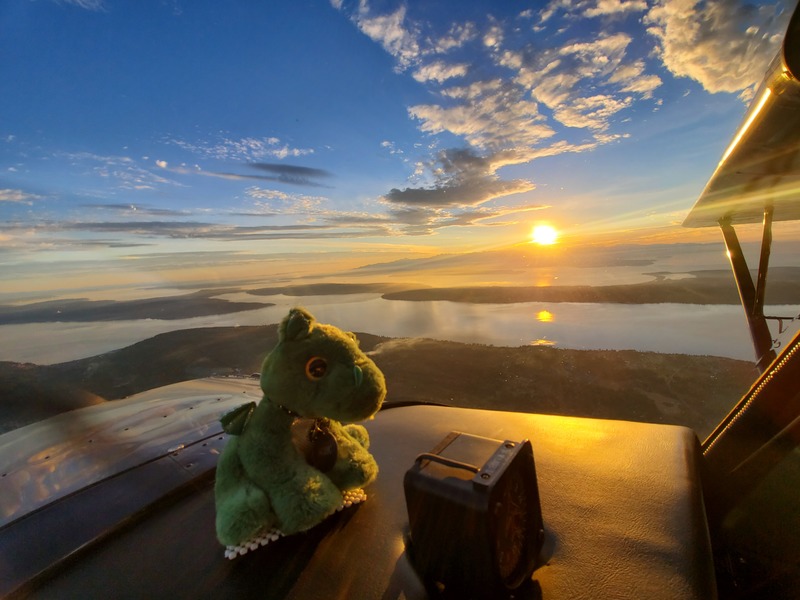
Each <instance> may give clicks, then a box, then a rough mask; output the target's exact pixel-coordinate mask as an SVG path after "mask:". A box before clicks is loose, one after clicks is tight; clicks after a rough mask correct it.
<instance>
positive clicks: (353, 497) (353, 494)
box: [225, 488, 367, 560]
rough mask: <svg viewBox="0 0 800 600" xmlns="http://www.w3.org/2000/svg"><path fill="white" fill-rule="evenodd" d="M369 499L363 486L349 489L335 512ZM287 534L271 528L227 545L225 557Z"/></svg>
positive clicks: (235, 555) (234, 555)
mask: <svg viewBox="0 0 800 600" xmlns="http://www.w3.org/2000/svg"><path fill="white" fill-rule="evenodd" d="M366 499H367V494H366V493H365V492H364V490H362V489H361V488H358V489H355V490H347V491H346V492H344V493H343V494H342V504H341V505H340V506H338V507H337V508H336V511H335V512H339V511H342V510H344V509H345V508H349V507H351V506H355V505H356V504H361V503H362V502H364V500H366ZM285 535H286V534H285V533H283V532H282V531H280V530H279V529H270V530H269V531H267V532H265V533H263V534H261V535H257V536H255V537H254V538H252V539H249V540H247V541H246V542H242V543H241V544H238V545H236V546H226V547H225V558H227V559H228V560H233V559H234V558H236V557H238V556H244V555H245V554H247V553H248V552H250V551H251V550H257V549H258V548H260V547H262V546H266V545H267V544H269V543H270V542H274V541H276V540H279V539H281V538H282V537H284V536H285Z"/></svg>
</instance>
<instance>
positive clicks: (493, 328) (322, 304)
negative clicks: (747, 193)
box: [0, 294, 795, 364]
mask: <svg viewBox="0 0 800 600" xmlns="http://www.w3.org/2000/svg"><path fill="white" fill-rule="evenodd" d="M222 297H224V298H228V299H231V300H241V299H244V298H246V299H247V300H249V301H254V300H255V301H263V302H270V303H274V304H275V306H268V307H264V308H262V309H257V310H251V311H246V312H239V313H233V314H228V315H213V316H209V317H199V318H192V319H182V320H175V321H160V320H154V319H148V320H135V321H106V322H96V323H45V324H25V325H5V326H2V327H0V340H2V341H1V342H0V360H8V361H16V362H33V363H37V364H53V363H59V362H65V361H68V360H75V359H79V358H85V357H89V356H94V355H97V354H101V353H104V352H108V351H111V350H115V349H118V348H122V347H125V346H128V345H130V344H133V343H135V342H138V341H141V340H144V339H147V338H149V337H152V336H154V335H157V334H159V333H164V332H167V331H174V330H178V329H189V328H195V327H226V326H245V325H265V324H270V323H277V322H279V321H280V320H281V319H282V318H283V317H284V316H286V314H287V312H288V310H289V308H291V307H293V306H298V305H300V306H304V307H306V308H307V309H308V310H310V311H311V312H312V313H313V314H314V315H315V316H316V317H317V319H318V320H319V321H321V322H325V323H332V324H334V325H337V326H338V327H341V328H343V329H348V330H352V331H361V332H368V333H372V334H376V335H382V336H388V337H427V338H434V339H440V340H451V341H457V342H466V343H478V344H491V345H495V346H512V347H513V346H525V345H548V346H554V347H556V348H575V349H598V350H599V349H611V350H625V349H631V350H641V351H654V352H665V353H679V354H700V355H704V354H708V355H713V356H724V357H729V358H736V359H741V360H753V349H752V343H751V341H750V336H749V333H748V329H747V326H746V323H745V320H744V315H743V314H742V308H741V307H739V306H728V305H695V304H581V303H540V302H526V303H518V304H469V303H457V302H445V301H435V302H429V301H426V302H409V301H398V300H384V299H382V298H380V296H379V295H377V294H351V295H328V296H305V297H290V296H284V295H276V296H258V297H254V296H250V295H246V294H230V295H226V296H222ZM780 308H781V307H776V310H779V309H780ZM794 310H795V307H792V308H791V309H789V308H788V307H787V311H788V312H787V314H793V311H794Z"/></svg>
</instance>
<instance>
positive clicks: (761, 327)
mask: <svg viewBox="0 0 800 600" xmlns="http://www.w3.org/2000/svg"><path fill="white" fill-rule="evenodd" d="M772 215H773V209H772V206H767V207H766V208H765V209H764V230H763V236H762V240H761V257H760V260H759V263H758V280H757V285H756V284H754V283H753V278H752V276H751V275H750V270H749V269H748V268H747V261H746V260H745V257H744V253H743V252H742V247H741V245H740V244H739V238H738V237H737V236H736V231H735V230H734V228H733V225H732V224H731V221H730V219H729V218H723V219H721V220H720V221H719V226H720V229H721V230H722V237H723V238H724V239H725V248H726V249H727V251H728V259H729V260H730V262H731V269H732V270H733V277H734V279H735V280H736V287H737V288H738V290H739V298H740V299H741V302H742V308H744V313H745V316H746V317H747V325H748V327H749V328H750V337H751V338H752V339H753V347H754V349H755V352H756V366H757V367H758V370H759V372H760V373H763V372H764V371H765V370H766V368H767V366H768V365H769V364H770V363H771V362H772V361H773V360H775V351H774V350H773V349H772V345H773V344H772V334H771V333H770V331H769V326H768V325H767V318H766V317H765V316H764V296H765V291H766V285H767V269H768V267H769V255H770V251H771V248H772Z"/></svg>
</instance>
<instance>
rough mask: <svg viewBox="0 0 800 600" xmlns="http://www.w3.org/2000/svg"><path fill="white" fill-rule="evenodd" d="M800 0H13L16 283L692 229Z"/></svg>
mask: <svg viewBox="0 0 800 600" xmlns="http://www.w3.org/2000/svg"><path fill="white" fill-rule="evenodd" d="M792 7H793V2H791V0H790V1H789V2H788V3H782V2H779V3H777V4H776V3H763V4H756V5H753V4H748V3H745V2H741V1H739V0H725V1H721V0H708V1H706V2H694V1H692V0H659V1H657V2H653V1H651V0H577V1H575V2H572V1H568V0H553V1H551V2H549V3H544V2H518V1H508V2H495V1H485V2H463V1H443V2H424V1H408V2H397V1H394V0H392V1H388V0H387V1H381V2H372V1H366V0H364V1H360V2H349V1H345V0H333V1H331V2H327V1H323V0H318V1H285V2H282V1H270V2H257V1H255V0H252V1H245V0H241V1H237V2H219V1H218V0H192V1H191V2H189V1H186V0H158V1H151V2H128V1H123V0H71V1H70V0H5V1H4V2H3V3H2V5H0V78H2V81H3V83H4V85H3V87H4V93H3V94H2V95H0V221H1V222H2V223H1V224H0V265H2V266H1V267H0V270H2V271H3V272H4V274H0V279H3V280H5V283H4V284H3V285H6V286H10V285H12V282H13V285H14V286H16V289H18V290H22V289H33V288H36V289H45V288H46V287H47V286H48V285H53V286H55V287H73V288H80V287H81V286H83V285H89V283H88V282H89V281H90V280H91V279H92V277H93V276H95V275H96V273H97V271H98V269H99V268H100V267H103V268H105V267H108V266H114V267H115V268H120V267H119V265H130V264H133V263H134V262H135V263H136V264H138V265H140V268H139V272H140V274H141V272H144V271H147V270H148V269H152V270H154V271H159V272H160V273H161V277H163V278H166V279H169V278H170V277H175V278H176V279H177V278H178V276H177V275H169V274H167V273H166V269H167V267H166V266H165V265H169V264H172V265H174V268H175V269H177V268H178V267H179V266H180V265H182V264H184V263H185V262H190V261H191V260H192V259H195V260H197V261H199V262H202V264H206V265H208V266H209V268H212V269H213V267H214V265H218V267H219V268H218V272H217V273H216V275H214V277H216V278H217V279H224V277H225V276H226V273H233V272H235V273H237V274H238V273H240V272H241V270H236V269H232V270H230V271H226V269H227V268H228V267H230V266H232V265H238V266H239V267H241V266H242V265H246V264H247V263H248V261H250V262H252V261H254V260H256V258H259V259H263V260H269V259H270V257H272V258H275V259H277V258H280V257H285V256H286V255H288V254H292V253H296V254H297V255H298V256H299V255H308V253H321V252H326V253H328V254H326V256H335V257H345V258H349V261H350V262H348V263H347V265H349V266H357V264H358V263H359V260H360V261H361V262H362V263H364V262H370V261H375V260H376V257H377V256H386V257H390V258H396V257H400V256H404V255H409V256H415V255H426V254H435V253H439V252H465V251H471V250H480V249H485V248H499V247H502V246H504V245H512V244H515V243H519V242H521V241H524V240H525V239H526V238H527V235H528V233H529V232H530V230H531V228H532V226H533V225H534V224H536V223H538V222H540V221H544V222H548V223H551V224H552V225H554V226H555V227H557V228H558V229H559V230H560V231H561V233H562V240H564V243H568V242H569V241H570V240H572V242H574V243H583V242H585V241H587V240H593V239H598V240H604V241H606V242H607V241H608V240H617V241H620V242H639V243H646V242H651V241H658V242H664V241H675V240H678V239H700V238H696V237H687V236H688V235H689V234H688V233H687V232H686V230H681V229H680V228H679V223H680V221H681V220H682V219H683V217H684V216H685V214H686V212H687V211H688V209H689V208H690V207H691V205H692V204H693V202H694V200H695V199H696V198H697V196H698V195H699V193H700V192H701V191H702V188H703V185H704V184H705V182H706V180H707V179H708V177H709V175H710V174H711V172H712V171H713V169H714V167H715V166H716V163H717V161H718V160H719V158H720V156H721V154H722V152H723V151H724V149H725V147H726V146H727V144H728V142H729V140H730V138H731V137H732V135H733V133H734V131H735V128H736V127H737V125H738V123H739V121H740V120H741V117H742V116H743V114H744V112H745V110H746V108H747V103H748V101H749V99H750V98H751V96H752V94H753V91H754V85H756V84H757V83H758V82H759V81H760V79H761V77H762V75H763V72H764V70H765V69H766V67H767V65H768V63H769V61H770V59H771V58H772V57H773V56H774V54H775V52H776V51H777V49H778V47H779V42H780V38H781V36H782V34H783V31H784V29H785V26H786V23H787V20H788V16H789V13H790V9H791V8H792ZM690 233H691V232H690ZM716 235H717V234H716V232H713V234H712V235H710V236H709V237H708V238H707V239H716ZM679 236H682V237H679ZM356 255H358V256H363V257H364V258H363V259H359V258H355V257H356ZM181 257H183V258H181ZM148 261H149V262H148ZM312 262H313V261H312ZM144 265H149V266H144ZM121 270H125V269H121ZM127 272H128V274H129V275H130V270H128V271H127ZM68 273H69V274H72V276H73V279H72V283H67V281H66V279H67V274H68ZM45 275H46V277H47V278H48V279H49V280H50V282H51V283H50V284H48V283H46V282H44V279H43V278H44V277H45ZM119 277H120V280H121V279H122V277H123V276H122V275H120V276H119ZM33 278H39V279H38V280H37V281H36V282H34V281H33ZM55 280H57V281H55ZM141 280H142V281H145V280H147V277H145V276H141Z"/></svg>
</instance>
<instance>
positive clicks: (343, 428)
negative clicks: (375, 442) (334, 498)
mask: <svg viewBox="0 0 800 600" xmlns="http://www.w3.org/2000/svg"><path fill="white" fill-rule="evenodd" d="M329 428H330V431H331V433H332V434H333V436H334V437H335V438H336V443H337V444H338V458H337V460H336V463H335V464H334V466H333V468H332V469H331V470H330V471H328V472H327V473H326V475H327V476H328V477H329V478H330V479H331V481H333V483H334V484H336V486H337V487H338V488H339V489H340V490H352V489H355V488H359V487H363V486H365V485H367V484H369V483H371V482H372V481H374V480H375V478H376V477H377V476H378V465H377V463H376V462H375V459H374V458H373V457H372V454H370V453H369V452H368V451H367V448H369V434H368V433H367V430H366V428H364V426H363V425H357V424H350V425H342V424H341V423H339V422H337V421H330V424H329Z"/></svg>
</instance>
